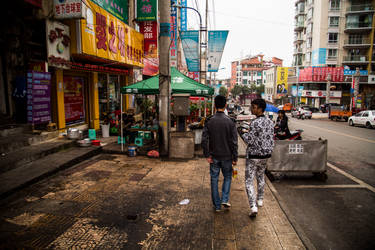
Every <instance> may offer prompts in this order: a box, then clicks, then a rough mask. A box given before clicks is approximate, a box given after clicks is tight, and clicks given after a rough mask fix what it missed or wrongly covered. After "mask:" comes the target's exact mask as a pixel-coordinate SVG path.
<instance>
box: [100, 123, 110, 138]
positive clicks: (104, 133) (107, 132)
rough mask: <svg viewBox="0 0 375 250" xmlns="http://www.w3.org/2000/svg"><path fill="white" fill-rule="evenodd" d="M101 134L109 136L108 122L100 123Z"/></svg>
mask: <svg viewBox="0 0 375 250" xmlns="http://www.w3.org/2000/svg"><path fill="white" fill-rule="evenodd" d="M102 136H103V137H109V124H102Z"/></svg>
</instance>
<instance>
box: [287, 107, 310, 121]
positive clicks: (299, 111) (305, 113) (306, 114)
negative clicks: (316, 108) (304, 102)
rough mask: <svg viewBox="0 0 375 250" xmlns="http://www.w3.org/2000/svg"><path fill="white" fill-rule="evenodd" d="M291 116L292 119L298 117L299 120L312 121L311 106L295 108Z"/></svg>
mask: <svg viewBox="0 0 375 250" xmlns="http://www.w3.org/2000/svg"><path fill="white" fill-rule="evenodd" d="M291 114H292V117H297V118H298V119H305V118H308V119H311V117H312V112H311V110H310V108H309V106H300V107H299V108H293V109H292V112H291Z"/></svg>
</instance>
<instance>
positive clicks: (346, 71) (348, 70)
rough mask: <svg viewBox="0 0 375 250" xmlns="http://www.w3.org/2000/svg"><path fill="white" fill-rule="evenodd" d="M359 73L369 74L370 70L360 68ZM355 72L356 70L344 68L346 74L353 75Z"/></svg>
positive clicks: (362, 74)
mask: <svg viewBox="0 0 375 250" xmlns="http://www.w3.org/2000/svg"><path fill="white" fill-rule="evenodd" d="M359 73H360V74H361V76H367V75H368V71H367V70H360V71H359ZM354 74H355V70H350V69H344V76H352V75H354Z"/></svg>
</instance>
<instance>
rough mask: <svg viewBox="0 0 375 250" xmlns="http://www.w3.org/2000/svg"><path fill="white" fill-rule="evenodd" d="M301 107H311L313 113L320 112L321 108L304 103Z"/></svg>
mask: <svg viewBox="0 0 375 250" xmlns="http://www.w3.org/2000/svg"><path fill="white" fill-rule="evenodd" d="M301 107H303V108H307V109H309V110H310V111H311V112H312V113H319V112H320V110H319V109H318V108H315V107H311V106H308V105H303V106H301Z"/></svg>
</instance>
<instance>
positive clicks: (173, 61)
mask: <svg viewBox="0 0 375 250" xmlns="http://www.w3.org/2000/svg"><path fill="white" fill-rule="evenodd" d="M175 3H176V0H171V6H172V5H174V4H175ZM170 38H171V46H170V56H169V60H170V64H169V65H170V66H171V67H177V8H176V7H171V30H170Z"/></svg>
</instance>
